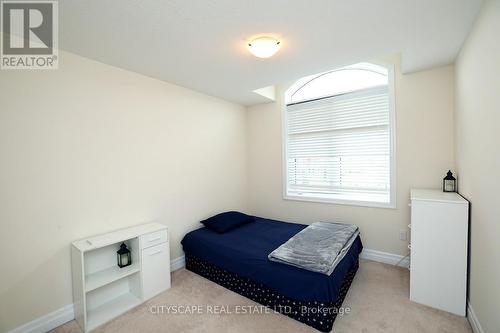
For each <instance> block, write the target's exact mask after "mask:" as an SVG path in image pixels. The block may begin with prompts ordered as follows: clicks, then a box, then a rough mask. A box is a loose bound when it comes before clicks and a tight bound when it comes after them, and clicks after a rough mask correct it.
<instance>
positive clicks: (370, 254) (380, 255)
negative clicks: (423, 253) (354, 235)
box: [359, 249, 410, 268]
mask: <svg viewBox="0 0 500 333" xmlns="http://www.w3.org/2000/svg"><path fill="white" fill-rule="evenodd" d="M359 257H360V258H361V259H366V260H372V261H378V262H382V263H384V264H389V265H397V266H401V267H406V268H408V267H410V259H409V258H408V257H404V256H400V255H398V254H392V253H387V252H382V251H377V250H371V249H363V252H361V254H360V256H359Z"/></svg>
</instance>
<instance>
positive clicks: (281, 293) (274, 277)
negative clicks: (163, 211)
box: [181, 217, 363, 332]
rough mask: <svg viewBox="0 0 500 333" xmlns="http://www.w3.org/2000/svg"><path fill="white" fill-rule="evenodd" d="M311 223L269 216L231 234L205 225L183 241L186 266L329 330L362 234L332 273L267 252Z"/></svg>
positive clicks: (347, 284) (351, 275) (352, 270)
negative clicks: (288, 262) (283, 260)
mask: <svg viewBox="0 0 500 333" xmlns="http://www.w3.org/2000/svg"><path fill="white" fill-rule="evenodd" d="M306 227H307V226H306V225H303V224H296V223H287V222H281V221H275V220H269V219H264V218H258V217H257V218H255V221H254V222H252V223H248V224H245V225H241V226H239V227H238V228H236V229H233V230H231V231H228V232H226V233H222V234H220V233H217V232H214V231H212V230H210V229H208V228H206V227H203V228H200V229H197V230H194V231H192V232H190V233H188V234H187V235H186V236H185V237H184V239H183V240H182V242H181V243H182V246H183V249H184V252H185V255H186V268H187V269H188V270H190V271H193V272H194V273H197V274H199V275H201V276H203V277H205V278H207V279H209V280H211V281H213V282H215V283H217V284H219V285H221V286H223V287H225V288H227V289H230V290H232V291H234V292H236V293H238V294H240V295H242V296H245V297H247V298H249V299H251V300H253V301H255V302H257V303H260V304H262V305H265V306H267V307H269V308H271V309H273V310H274V311H276V312H280V313H282V314H284V315H287V316H289V317H291V318H293V319H296V320H298V321H300V322H302V323H304V324H307V325H309V326H312V327H314V328H316V329H318V330H320V331H322V332H329V331H330V330H331V329H332V325H333V322H334V320H335V318H336V316H337V314H338V313H339V308H340V307H341V305H342V302H343V301H344V298H345V296H346V294H347V291H348V289H349V287H350V285H351V282H352V280H353V278H354V275H355V274H356V271H357V269H358V265H359V262H358V258H359V253H360V252H361V250H362V248H363V246H362V244H361V239H360V238H359V236H357V237H356V240H355V241H354V243H353V244H352V246H351V247H350V249H349V250H348V252H347V254H346V255H345V257H344V258H343V259H342V260H341V261H340V262H339V263H338V265H337V266H336V268H335V270H334V271H333V273H332V274H331V275H325V274H321V273H316V272H312V271H308V270H305V269H301V268H297V267H293V266H290V265H285V264H281V263H276V262H272V261H270V260H269V259H268V254H269V253H270V252H272V251H273V250H275V249H276V248H278V247H279V246H280V245H281V244H283V243H285V242H286V241H287V240H288V239H290V237H292V236H294V235H295V234H297V233H298V232H299V231H301V230H302V229H304V228H306Z"/></svg>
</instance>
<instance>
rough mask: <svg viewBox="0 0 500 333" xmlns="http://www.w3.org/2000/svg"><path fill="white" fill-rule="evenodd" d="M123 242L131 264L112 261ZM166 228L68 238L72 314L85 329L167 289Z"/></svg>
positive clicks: (144, 226) (143, 227)
mask: <svg viewBox="0 0 500 333" xmlns="http://www.w3.org/2000/svg"><path fill="white" fill-rule="evenodd" d="M122 242H124V243H125V244H126V245H127V247H128V249H129V250H130V252H131V256H132V264H131V265H129V266H126V267H123V268H120V267H118V265H117V254H116V251H117V250H118V249H119V248H120V244H121V243H122ZM169 251H170V249H169V242H168V230H167V227H166V226H164V225H162V224H158V223H148V224H142V225H138V226H135V227H131V228H127V229H122V230H118V231H115V232H111V233H107V234H103V235H100V236H95V237H91V238H87V239H82V240H79V241H76V242H73V243H72V246H71V265H72V275H73V302H74V308H75V319H76V322H77V323H78V325H80V327H81V328H82V330H83V331H84V332H88V331H90V330H92V329H94V328H96V327H97V326H99V325H101V324H103V323H105V322H107V321H109V320H111V319H113V318H115V317H116V316H119V315H120V314H122V313H124V312H126V311H128V310H130V309H132V308H133V307H135V306H137V305H139V304H141V303H142V302H144V301H146V300H148V299H150V298H151V297H153V296H155V295H157V294H158V293H161V292H162V291H164V290H166V289H168V288H170V252H169Z"/></svg>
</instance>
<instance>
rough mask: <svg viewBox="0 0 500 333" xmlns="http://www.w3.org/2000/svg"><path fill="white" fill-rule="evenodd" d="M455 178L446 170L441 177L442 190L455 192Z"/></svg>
mask: <svg viewBox="0 0 500 333" xmlns="http://www.w3.org/2000/svg"><path fill="white" fill-rule="evenodd" d="M456 191H457V180H456V179H455V177H453V174H452V173H451V170H448V173H447V174H446V177H444V178H443V192H456Z"/></svg>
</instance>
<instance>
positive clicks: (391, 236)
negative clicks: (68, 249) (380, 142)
mask: <svg viewBox="0 0 500 333" xmlns="http://www.w3.org/2000/svg"><path fill="white" fill-rule="evenodd" d="M391 61H392V62H394V63H395V64H396V73H395V90H396V96H395V97H396V118H397V120H396V154H397V155H396V156H397V209H381V208H367V207H356V206H345V205H333V204H323V203H310V202H298V201H288V200H283V193H282V192H283V190H282V134H281V111H282V97H283V93H284V91H285V90H286V87H287V86H288V85H281V86H279V89H278V97H279V98H280V100H279V101H278V102H276V103H269V104H264V105H259V106H254V107H250V108H249V110H248V115H247V117H248V151H249V155H248V163H249V165H248V167H249V202H248V204H249V208H250V211H251V212H252V213H253V214H256V215H260V216H267V217H271V218H276V219H283V220H285V221H295V222H300V223H312V222H315V221H318V220H325V221H328V220H342V221H346V222H352V223H356V224H357V225H359V227H360V229H361V232H362V236H361V237H362V240H363V243H364V245H365V247H366V248H370V249H375V250H379V251H385V252H389V253H394V254H401V255H405V254H407V252H408V249H407V242H405V241H400V240H399V232H400V231H407V230H408V228H407V225H408V224H409V223H410V210H409V207H408V202H409V195H410V187H430V188H440V187H441V183H442V179H443V177H444V175H445V173H446V171H447V170H448V169H449V168H451V169H453V166H454V156H453V80H454V71H453V67H452V66H446V67H441V68H437V69H432V70H428V71H424V72H419V73H415V74H409V75H402V74H401V71H400V66H399V59H397V58H394V59H391Z"/></svg>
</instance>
